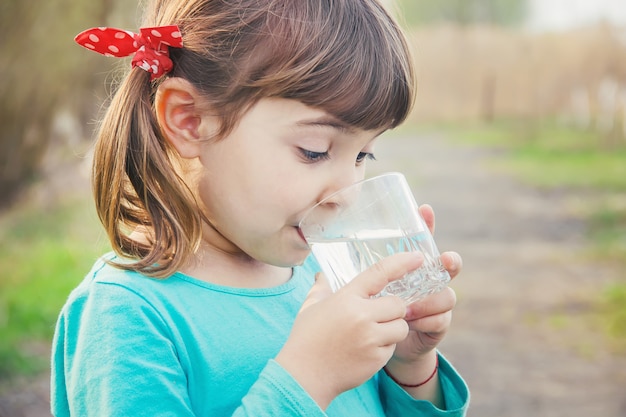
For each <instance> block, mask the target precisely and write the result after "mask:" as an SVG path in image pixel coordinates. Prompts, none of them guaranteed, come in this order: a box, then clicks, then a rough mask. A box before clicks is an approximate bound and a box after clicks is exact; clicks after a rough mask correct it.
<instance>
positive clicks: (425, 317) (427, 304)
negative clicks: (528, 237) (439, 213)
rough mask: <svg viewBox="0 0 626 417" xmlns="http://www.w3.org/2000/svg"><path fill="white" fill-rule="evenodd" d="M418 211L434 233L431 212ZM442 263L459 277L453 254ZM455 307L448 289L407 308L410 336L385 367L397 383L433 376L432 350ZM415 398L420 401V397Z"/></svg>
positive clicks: (428, 394)
mask: <svg viewBox="0 0 626 417" xmlns="http://www.w3.org/2000/svg"><path fill="white" fill-rule="evenodd" d="M419 210H420V214H421V215H422V217H423V218H424V220H425V221H426V224H427V225H428V228H429V229H430V231H431V233H434V229H435V216H434V213H433V210H432V208H431V207H430V206H428V205H423V206H421V207H420V209H419ZM441 261H442V263H443V265H444V267H445V268H446V270H448V272H449V273H450V277H452V278H454V277H456V276H457V275H458V273H459V271H460V270H461V267H462V263H463V262H462V260H461V257H460V256H459V255H458V254H457V253H456V252H445V253H443V254H442V255H441ZM455 304H456V294H455V293H454V290H452V288H449V287H447V288H445V289H444V290H442V291H440V292H438V293H436V294H432V295H430V296H428V297H426V298H424V299H422V300H419V301H416V302H414V303H412V304H411V305H409V306H408V307H407V313H406V316H405V320H406V321H407V323H408V325H409V335H408V337H407V338H406V339H405V340H403V341H402V342H400V343H398V344H397V347H396V350H395V352H394V354H393V356H392V358H391V360H390V361H389V363H387V365H386V366H385V368H386V370H387V371H388V372H389V373H390V374H391V375H393V376H394V377H395V378H396V379H397V380H398V381H402V382H403V383H405V384H417V383H419V382H421V381H424V380H426V379H427V378H428V376H429V375H430V374H431V373H432V372H433V369H434V367H435V366H436V351H435V348H436V347H437V345H438V344H439V343H440V342H441V341H442V340H443V338H444V336H445V335H446V333H447V331H448V328H449V326H450V323H451V320H452V309H453V308H454V306H455ZM432 385H435V386H436V385H437V381H436V379H435V380H434V384H431V388H432ZM424 389H425V391H426V397H431V398H436V397H437V395H436V393H435V394H434V391H435V390H432V389H430V390H428V387H424ZM414 391H415V390H414ZM429 391H430V392H429ZM416 393H417V392H413V393H412V394H416ZM414 396H417V397H420V396H421V395H414Z"/></svg>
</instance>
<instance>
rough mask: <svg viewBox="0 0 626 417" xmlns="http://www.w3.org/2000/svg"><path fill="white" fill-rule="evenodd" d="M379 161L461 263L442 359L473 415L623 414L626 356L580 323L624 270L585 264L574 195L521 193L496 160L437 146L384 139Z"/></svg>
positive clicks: (431, 140) (481, 152) (436, 142)
mask: <svg viewBox="0 0 626 417" xmlns="http://www.w3.org/2000/svg"><path fill="white" fill-rule="evenodd" d="M377 157H378V159H379V162H377V163H375V164H374V165H379V166H377V169H378V170H381V171H384V170H388V169H397V170H401V171H403V172H405V173H406V174H407V177H409V178H410V180H411V183H412V185H413V189H414V191H415V193H416V198H417V199H418V203H425V202H428V203H429V204H431V205H432V206H433V207H434V208H435V213H436V214H437V219H438V223H437V230H436V238H437V242H438V245H439V247H440V249H441V250H455V251H457V252H459V253H460V254H461V255H462V256H463V259H464V269H463V273H462V274H461V275H460V276H459V279H458V280H457V281H455V282H454V283H453V284H452V286H453V287H454V288H455V290H456V292H457V295H458V300H459V301H458V304H457V308H456V309H455V313H454V322H453V327H452V330H451V332H450V334H449V335H448V337H447V339H446V340H445V342H444V344H443V345H442V346H441V349H442V351H443V352H444V353H445V354H446V355H447V356H448V357H449V358H450V359H452V361H453V363H454V364H455V366H456V367H457V368H458V369H459V371H460V372H461V373H462V374H463V375H464V377H465V378H466V380H467V382H468V384H469V386H470V390H471V392H472V405H471V407H470V412H469V416H470V417H518V416H519V417H522V416H524V417H528V416H540V417H557V416H564V417H565V416H567V417H578V416H580V417H583V416H584V417H588V416H603V417H618V416H622V417H623V416H626V357H624V356H622V357H614V356H612V355H610V353H609V352H607V349H606V348H605V346H604V344H603V339H602V337H601V336H600V334H598V333H596V332H594V331H593V329H591V328H589V326H587V325H586V323H588V322H587V320H586V319H583V317H585V315H584V314H583V313H584V312H585V310H586V308H587V306H588V305H589V302H590V296H593V294H594V290H595V289H596V288H598V287H599V286H600V285H602V283H606V282H608V281H610V280H611V279H612V278H613V277H614V276H615V275H616V274H617V271H614V270H611V269H610V268H608V267H600V266H597V265H591V264H588V263H585V262H583V261H581V256H580V252H579V251H580V250H581V249H582V248H583V234H584V225H583V224H582V223H581V222H580V221H579V220H577V219H576V218H575V217H574V216H573V215H572V214H570V213H571V209H570V207H571V205H572V204H573V203H575V202H576V196H568V195H566V194H564V193H562V192H561V193H558V192H553V193H550V192H539V191H537V190H533V189H530V188H528V187H524V186H522V185H520V184H519V183H517V182H516V181H514V180H513V179H511V178H510V177H508V176H505V175H502V174H497V173H495V172H494V171H493V170H491V169H488V168H487V167H486V163H487V162H488V161H489V160H490V159H491V158H494V157H497V155H496V154H494V153H493V152H491V151H487V150H485V149H478V148H471V147H464V146H459V145H451V144H450V143H448V142H445V141H443V140H442V139H441V138H438V137H436V136H432V137H423V138H419V139H413V140H407V138H395V137H393V138H386V139H384V141H381V142H380V145H379V149H377ZM385 161H389V164H386V162H385Z"/></svg>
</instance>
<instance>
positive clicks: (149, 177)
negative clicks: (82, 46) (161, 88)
mask: <svg viewBox="0 0 626 417" xmlns="http://www.w3.org/2000/svg"><path fill="white" fill-rule="evenodd" d="M155 90H156V86H154V85H152V83H151V82H150V81H149V74H148V73H146V72H145V71H143V70H137V69H134V70H132V71H131V73H130V74H129V75H128V76H127V77H126V78H125V79H124V81H123V82H122V83H121V85H120V86H119V89H118V91H117V92H116V94H115V96H114V97H113V99H112V101H111V104H110V106H109V109H108V111H107V113H106V114H105V116H104V119H103V121H102V124H101V126H100V130H99V133H98V138H97V142H96V147H95V151H94V163H93V178H92V181H93V191H94V196H95V203H96V211H97V213H98V216H99V218H100V221H101V222H102V224H103V225H104V228H105V230H106V231H107V234H108V237H109V240H110V242H111V245H112V247H113V250H114V251H115V252H116V253H117V254H118V255H120V256H122V257H124V258H129V259H130V262H126V261H124V262H120V263H113V264H114V265H115V266H117V267H119V268H123V269H127V270H134V271H138V272H141V273H143V274H145V275H149V276H154V277H166V276H168V275H171V274H172V273H174V272H175V271H176V270H177V269H179V268H180V266H181V265H182V264H183V263H184V262H185V261H186V260H187V259H188V257H189V256H190V255H191V254H192V253H193V252H194V251H195V249H196V248H197V246H198V245H199V243H200V237H201V213H200V210H199V208H198V205H197V203H196V201H195V199H194V197H193V195H192V193H191V192H190V190H189V189H188V188H187V186H186V185H185V183H184V182H183V181H182V179H181V178H180V177H179V176H178V174H177V170H176V169H175V168H174V163H175V158H176V156H175V152H174V151H173V150H172V149H171V147H170V146H169V144H168V142H167V141H166V140H165V139H164V137H163V135H162V133H161V131H160V128H159V126H158V124H157V121H156V117H155V113H154V110H153V101H154V91H155ZM137 229H138V230H141V231H142V232H144V235H145V236H147V238H148V241H147V242H145V241H138V240H136V239H134V238H131V236H130V234H131V233H132V232H133V231H135V230H137Z"/></svg>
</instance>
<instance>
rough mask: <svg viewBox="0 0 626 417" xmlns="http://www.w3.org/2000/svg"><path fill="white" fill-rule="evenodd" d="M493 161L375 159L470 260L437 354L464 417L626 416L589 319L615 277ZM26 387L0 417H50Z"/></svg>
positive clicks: (417, 149) (416, 145)
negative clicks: (461, 396) (456, 387)
mask: <svg viewBox="0 0 626 417" xmlns="http://www.w3.org/2000/svg"><path fill="white" fill-rule="evenodd" d="M494 156H495V155H494V154H493V152H490V151H487V150H484V149H478V148H471V147H462V146H458V145H450V144H449V143H447V142H446V141H444V140H442V139H441V138H438V137H436V136H432V137H420V138H418V139H417V138H416V139H407V138H400V137H395V136H391V137H388V138H385V139H384V140H382V141H381V142H380V144H379V149H378V150H377V157H378V159H379V162H376V163H374V164H372V167H373V169H375V170H376V171H379V172H382V171H387V170H398V171H402V172H404V173H405V174H407V177H408V178H409V180H410V181H411V183H412V185H413V188H414V190H415V193H416V197H417V199H418V202H420V203H424V202H428V203H430V204H431V205H432V206H433V207H434V208H435V212H436V213H437V219H438V225H437V233H436V236H437V241H438V244H439V247H440V249H442V250H456V251H457V252H459V253H461V254H462V256H463V258H464V263H465V266H464V270H463V273H462V275H461V276H460V277H459V279H458V280H457V281H455V282H454V283H453V287H454V288H455V290H456V291H457V295H458V298H459V302H458V306H457V308H456V310H455V318H454V324H453V328H452V330H451V332H450V334H449V336H448V338H447V339H446V341H445V342H444V344H443V345H442V346H441V349H442V351H443V352H444V353H445V354H446V355H447V356H448V357H449V358H450V359H451V360H452V361H453V363H454V364H455V366H456V367H457V368H458V369H459V371H460V372H461V373H462V374H463V376H464V377H465V378H466V380H467V382H468V384H469V386H470V389H471V391H472V404H471V407H470V411H469V417H522V416H523V417H528V416H538V417H559V416H563V417H565V416H567V417H583V416H584V417H588V416H603V417H619V416H622V417H623V416H626V388H625V387H626V357H623V356H622V357H619V356H612V355H611V354H610V353H609V352H608V351H607V349H606V348H605V347H604V344H603V340H602V337H601V336H600V334H599V333H598V332H595V331H593V329H590V328H589V327H588V326H586V324H585V323H587V322H586V321H585V320H583V319H582V317H584V314H582V313H584V311H585V310H586V308H587V306H588V303H589V300H590V295H592V294H593V291H594V290H595V289H596V288H598V286H600V285H602V283H605V282H608V281H609V280H611V279H612V277H614V276H615V275H616V274H617V271H613V270H611V269H610V268H608V267H599V266H597V265H591V264H588V263H585V262H584V261H582V260H581V256H580V255H579V251H580V250H581V249H582V248H583V240H582V238H583V233H584V225H583V224H582V223H581V222H580V221H578V220H577V219H576V218H575V217H574V216H573V215H571V214H570V209H569V207H570V205H571V203H572V201H574V200H573V199H575V196H568V195H566V194H563V193H548V192H538V191H536V190H533V189H530V188H527V187H524V186H522V185H520V184H519V183H517V182H515V181H514V180H512V179H511V178H509V177H507V176H504V175H499V174H496V173H494V172H493V171H491V170H490V169H488V168H486V167H485V163H486V162H487V161H488V160H489V159H490V158H492V157H494ZM19 385H20V386H19V389H17V390H13V391H11V393H10V395H8V396H4V397H3V398H0V417H42V416H49V412H48V404H47V402H48V401H49V397H48V393H47V389H48V384H47V376H46V375H44V376H42V377H41V378H39V379H38V380H36V381H34V382H29V383H27V384H19ZM359 417H360V416H359Z"/></svg>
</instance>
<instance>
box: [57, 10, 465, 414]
mask: <svg viewBox="0 0 626 417" xmlns="http://www.w3.org/2000/svg"><path fill="white" fill-rule="evenodd" d="M77 41H78V42H79V43H80V44H81V45H83V46H85V47H87V48H90V49H94V50H96V51H98V52H101V53H106V54H111V55H116V56H123V55H128V54H134V58H133V61H132V64H133V68H132V70H131V71H130V72H129V73H128V74H127V75H126V77H125V78H124V79H123V81H122V82H121V84H120V85H119V87H118V88H117V92H116V94H115V95H114V97H113V99H112V102H111V104H110V106H109V109H108V112H107V113H106V115H105V117H104V120H103V122H102V124H101V127H100V131H99V135H98V141H97V144H96V149H95V155H94V173H93V188H94V192H95V199H96V208H97V211H98V214H99V216H100V219H101V221H102V223H103V225H104V227H105V229H106V231H107V232H108V235H109V238H110V241H111V244H112V246H113V249H114V252H113V253H111V254H108V255H105V256H104V257H103V258H102V259H101V260H99V261H98V262H97V263H96V264H95V265H94V267H93V269H92V270H91V272H89V274H88V275H87V277H86V278H85V280H84V281H83V282H82V283H81V284H80V285H79V286H78V288H76V289H75V290H74V291H73V292H72V294H71V295H70V297H69V299H68V301H67V303H66V305H65V306H64V308H63V310H62V312H61V314H60V317H59V320H58V323H57V328H56V334H55V338H54V347H53V357H52V410H53V414H54V415H56V416H58V417H60V416H69V415H72V416H96V415H97V416H103V415H105V416H151V417H154V416H231V415H232V416H325V415H328V416H439V415H455V416H459V415H463V414H464V413H465V410H466V408H467V404H468V397H469V394H468V391H467V388H466V386H465V383H464V382H463V380H462V379H461V377H460V376H459V375H458V374H457V373H456V371H455V370H454V369H453V368H452V367H451V366H450V364H449V363H448V362H447V361H446V360H445V359H444V358H443V357H442V356H440V355H439V354H438V352H437V351H436V346H437V345H438V343H439V342H440V341H441V339H442V338H443V336H444V335H445V333H446V331H447V329H448V327H449V323H450V317H451V313H450V311H451V309H452V308H453V306H454V304H455V297H454V292H453V291H452V290H451V289H446V290H444V291H442V292H440V293H438V294H436V295H433V296H431V297H429V298H427V299H425V300H423V301H421V302H416V303H414V304H412V305H410V306H408V307H407V306H405V305H404V303H403V302H402V301H401V300H400V299H399V298H397V297H394V296H388V297H380V298H371V296H372V295H374V294H377V293H378V292H379V291H380V290H381V289H382V288H383V287H384V286H385V285H386V284H387V283H388V282H389V281H391V280H394V279H398V278H400V277H402V276H403V275H404V274H405V273H406V272H407V271H410V270H413V269H415V268H417V267H419V265H420V264H421V258H419V257H418V256H417V255H414V254H407V253H404V254H399V255H395V256H393V257H389V258H387V259H385V260H383V261H381V262H380V263H379V264H377V265H376V267H373V268H371V269H370V270H368V271H366V272H365V273H363V274H361V275H360V276H358V277H357V278H356V279H355V280H354V281H353V282H352V283H350V284H349V285H348V286H346V287H344V288H343V289H341V290H340V291H338V292H336V293H334V294H332V293H331V292H330V291H329V289H328V285H327V283H326V282H325V280H324V278H323V277H317V276H316V272H317V271H318V267H317V265H316V263H315V262H314V260H313V259H312V258H311V257H309V256H308V255H309V248H308V246H307V244H306V242H305V241H304V239H303V238H302V236H301V234H300V233H299V230H298V228H297V225H298V223H299V221H300V219H301V217H302V215H303V213H304V212H305V211H306V209H307V208H309V207H310V206H312V205H313V204H315V203H316V202H318V201H320V200H321V199H322V198H324V197H325V196H326V195H328V194H329V193H332V192H333V191H335V190H337V189H338V188H340V187H343V186H346V185H348V184H350V183H353V182H355V181H357V180H360V179H361V178H363V176H364V169H365V163H366V160H367V159H371V158H373V150H374V143H375V141H376V138H377V137H378V136H379V135H380V134H381V133H382V132H383V131H385V130H387V129H390V128H393V127H395V126H396V125H398V124H399V123H400V122H402V121H403V120H404V119H405V117H406V116H407V113H408V112H409V110H410V107H411V103H412V100H413V95H414V90H413V82H414V80H413V72H412V67H411V60H410V56H409V53H408V51H407V46H406V43H405V41H404V38H403V36H402V34H401V33H400V31H399V29H398V27H397V25H396V24H395V23H394V22H393V20H392V19H391V18H390V17H389V15H388V14H387V13H386V12H385V10H384V9H383V8H382V7H381V6H380V5H379V4H378V3H377V2H376V0H298V1H293V0H155V1H153V2H152V3H151V5H150V7H149V8H148V9H147V15H146V18H145V23H144V28H143V29H142V30H141V33H140V34H132V33H129V32H125V31H119V30H115V29H106V28H100V29H93V30H89V31H86V32H84V33H82V34H81V35H79V36H78V37H77ZM421 212H422V214H423V215H424V216H425V218H426V219H427V222H428V223H429V225H430V227H431V228H432V227H433V225H434V216H433V213H432V210H431V209H430V207H428V206H424V207H422V208H421ZM442 260H443V263H444V265H445V266H446V267H447V269H448V270H449V271H450V272H451V275H452V276H454V275H456V274H457V272H458V270H459V269H460V267H461V261H460V258H459V257H458V255H456V254H455V253H451V252H449V253H446V254H444V255H442ZM314 278H315V279H314ZM314 281H315V282H314Z"/></svg>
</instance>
